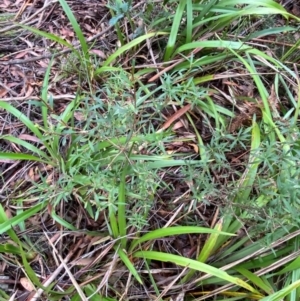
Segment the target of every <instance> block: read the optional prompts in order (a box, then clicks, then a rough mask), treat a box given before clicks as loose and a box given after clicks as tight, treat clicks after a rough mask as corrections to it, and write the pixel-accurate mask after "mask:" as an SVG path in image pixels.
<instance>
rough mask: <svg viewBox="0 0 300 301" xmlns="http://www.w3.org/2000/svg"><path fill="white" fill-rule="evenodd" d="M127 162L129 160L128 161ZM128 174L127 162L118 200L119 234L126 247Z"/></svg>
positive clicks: (122, 243) (123, 245)
mask: <svg viewBox="0 0 300 301" xmlns="http://www.w3.org/2000/svg"><path fill="white" fill-rule="evenodd" d="M126 162H127V161H126ZM126 175H127V163H125V166H124V167H123V172H122V174H121V179H120V185H119V200H118V225H119V234H120V236H121V247H122V248H123V249H125V248H126V242H127V238H126V231H127V225H126Z"/></svg>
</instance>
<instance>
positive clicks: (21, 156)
mask: <svg viewBox="0 0 300 301" xmlns="http://www.w3.org/2000/svg"><path fill="white" fill-rule="evenodd" d="M0 159H4V160H16V161H19V160H20V161H36V162H43V163H46V164H50V165H53V162H52V161H46V160H43V159H42V158H39V157H36V156H32V155H28V154H23V153H18V154H15V153H0Z"/></svg>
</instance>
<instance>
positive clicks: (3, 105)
mask: <svg viewBox="0 0 300 301" xmlns="http://www.w3.org/2000/svg"><path fill="white" fill-rule="evenodd" d="M0 107H1V108H3V109H4V110H6V111H8V112H9V113H11V114H12V115H14V116H15V117H17V118H18V119H19V120H20V121H21V122H22V123H24V125H25V126H26V127H27V128H28V129H30V130H31V131H32V132H33V133H34V134H35V135H36V137H37V138H39V139H41V140H42V138H43V134H42V133H41V132H40V130H39V129H38V127H37V125H35V124H34V123H33V122H32V121H31V120H30V119H29V118H28V117H27V116H26V115H24V114H23V113H22V112H20V111H19V110H18V109H16V108H14V107H13V106H12V105H10V104H8V103H7V102H4V101H0Z"/></svg>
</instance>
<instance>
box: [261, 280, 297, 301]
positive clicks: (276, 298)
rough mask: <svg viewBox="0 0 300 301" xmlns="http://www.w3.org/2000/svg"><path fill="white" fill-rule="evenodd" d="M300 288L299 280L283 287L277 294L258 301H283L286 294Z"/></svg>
mask: <svg viewBox="0 0 300 301" xmlns="http://www.w3.org/2000/svg"><path fill="white" fill-rule="evenodd" d="M299 287H300V280H297V281H295V282H293V283H292V284H290V285H289V286H287V287H284V288H283V289H281V290H280V291H279V292H276V293H274V294H272V295H270V296H268V297H265V298H263V299H260V301H281V300H285V299H284V297H286V296H287V295H288V294H290V293H291V292H292V291H294V290H296V289H297V288H299Z"/></svg>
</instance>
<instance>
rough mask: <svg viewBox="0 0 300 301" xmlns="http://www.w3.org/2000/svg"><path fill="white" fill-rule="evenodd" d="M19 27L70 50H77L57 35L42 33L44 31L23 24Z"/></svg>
mask: <svg viewBox="0 0 300 301" xmlns="http://www.w3.org/2000/svg"><path fill="white" fill-rule="evenodd" d="M18 26H20V27H22V28H24V29H27V30H29V31H31V32H33V33H34V34H36V35H38V36H41V37H44V38H47V39H49V40H51V41H54V42H56V43H59V44H61V45H63V46H66V47H68V48H70V49H73V50H75V48H74V46H73V45H72V44H70V43H68V42H67V41H65V40H64V39H63V38H60V37H59V36H57V35H55V34H52V33H48V32H45V31H42V30H39V29H36V28H34V27H31V26H27V25H23V24H18Z"/></svg>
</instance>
